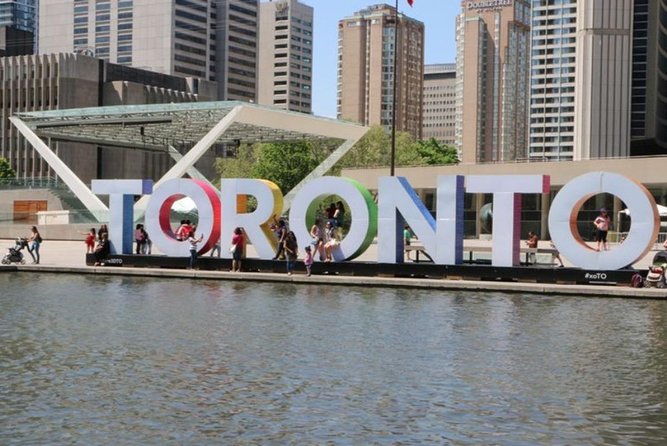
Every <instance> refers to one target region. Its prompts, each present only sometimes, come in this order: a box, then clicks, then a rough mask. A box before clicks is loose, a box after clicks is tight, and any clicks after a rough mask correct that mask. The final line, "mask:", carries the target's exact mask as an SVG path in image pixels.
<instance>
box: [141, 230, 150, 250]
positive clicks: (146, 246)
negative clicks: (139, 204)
mask: <svg viewBox="0 0 667 446" xmlns="http://www.w3.org/2000/svg"><path fill="white" fill-rule="evenodd" d="M141 233H142V234H143V236H144V246H143V247H142V249H141V253H142V254H148V255H151V253H152V252H153V241H152V240H151V238H150V237H149V236H148V232H146V228H145V227H144V225H141Z"/></svg>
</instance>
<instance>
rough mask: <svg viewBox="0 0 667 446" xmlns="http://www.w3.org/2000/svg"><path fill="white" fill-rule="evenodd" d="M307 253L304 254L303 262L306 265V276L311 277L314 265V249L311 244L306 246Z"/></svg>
mask: <svg viewBox="0 0 667 446" xmlns="http://www.w3.org/2000/svg"><path fill="white" fill-rule="evenodd" d="M305 250H306V254H305V255H304V256H303V264H304V265H305V266H306V276H307V277H310V270H311V269H312V267H313V250H312V249H311V248H310V246H306V248H305Z"/></svg>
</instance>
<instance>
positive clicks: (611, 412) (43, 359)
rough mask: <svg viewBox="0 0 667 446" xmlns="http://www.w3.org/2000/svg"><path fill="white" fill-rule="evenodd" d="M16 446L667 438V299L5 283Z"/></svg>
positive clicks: (5, 384) (6, 439) (21, 278)
mask: <svg viewBox="0 0 667 446" xmlns="http://www.w3.org/2000/svg"><path fill="white" fill-rule="evenodd" d="M0 290H2V293H1V295H0V306H1V308H2V312H1V313H0V401H1V402H2V403H1V404H0V427H1V429H0V443H1V444H8V443H32V444H46V443H49V444H52V443H72V442H75V443H76V442H79V443H87V444H88V443H90V444H100V443H110V442H112V441H113V442H114V443H120V444H123V443H135V444H136V443H140V444H143V443H150V444H155V443H160V444H183V443H199V444H200V443H207V442H208V443H210V442H217V443H221V444H275V443H281V444H282V443H293V444H314V443H315V444H323V443H328V442H330V443H332V444H373V443H376V444H387V443H397V444H400V443H404V444H429V443H431V444H443V443H444V444H446V443H454V444H471V445H472V444H489V443H492V444H507V445H517V444H531V445H532V444H545V443H557V444H659V443H660V441H661V439H664V438H666V437H667V409H666V408H665V402H666V401H667V392H666V391H665V387H666V386H665V382H667V372H666V370H665V369H666V367H667V348H666V344H667V329H666V328H665V327H666V325H665V322H666V320H667V302H659V301H634V300H619V299H608V300H607V299H585V298H564V297H560V298H555V297H540V296H519V295H504V294H496V293H486V294H475V293H441V292H427V291H415V290H403V289H400V290H399V289H374V288H360V287H359V288H346V287H321V286H298V287H297V286H294V285H291V284H279V285H275V284H258V283H244V282H233V283H225V282H215V281H190V280H162V279H161V280H156V279H142V278H120V277H94V276H83V277H76V276H64V275H42V276H37V275H33V274H30V275H27V274H20V273H11V274H0Z"/></svg>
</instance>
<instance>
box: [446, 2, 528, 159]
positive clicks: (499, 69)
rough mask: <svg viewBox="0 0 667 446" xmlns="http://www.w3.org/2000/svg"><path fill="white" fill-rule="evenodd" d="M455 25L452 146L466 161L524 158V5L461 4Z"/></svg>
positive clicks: (510, 3)
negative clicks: (455, 107) (454, 142)
mask: <svg viewBox="0 0 667 446" xmlns="http://www.w3.org/2000/svg"><path fill="white" fill-rule="evenodd" d="M461 7H462V12H461V14H460V15H459V16H458V17H457V24H456V45H457V54H456V64H457V75H456V78H457V87H456V88H457V117H456V121H457V122H456V147H457V149H458V150H459V153H460V154H461V156H462V161H463V162H466V163H478V162H481V163H483V162H503V161H511V160H517V159H525V158H526V157H527V155H528V105H529V85H530V82H529V73H530V3H529V2H528V1H527V0H463V1H462V2H461Z"/></svg>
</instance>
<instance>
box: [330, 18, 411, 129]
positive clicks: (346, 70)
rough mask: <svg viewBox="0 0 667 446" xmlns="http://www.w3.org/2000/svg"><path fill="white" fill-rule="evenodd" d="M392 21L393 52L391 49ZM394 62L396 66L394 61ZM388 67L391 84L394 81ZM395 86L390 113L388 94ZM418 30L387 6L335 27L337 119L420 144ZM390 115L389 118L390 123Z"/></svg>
mask: <svg viewBox="0 0 667 446" xmlns="http://www.w3.org/2000/svg"><path fill="white" fill-rule="evenodd" d="M397 16H398V34H397V35H396V37H397V39H396V41H397V48H396V49H397V51H395V48H394V41H395V39H394V36H395V31H396V26H395V23H396V18H397ZM395 57H396V60H394V58H395ZM394 62H395V65H396V74H397V76H396V79H394ZM394 81H396V108H395V114H394V113H393V112H394V104H393V99H392V98H393V91H394ZM423 82H424V24H423V23H422V22H419V21H417V20H414V19H411V18H409V17H407V16H405V15H404V14H400V13H399V14H397V12H396V10H395V9H394V8H393V7H391V6H387V5H374V6H370V7H368V8H366V9H363V10H361V11H358V12H356V13H355V14H354V15H353V16H351V17H347V18H345V19H343V20H341V21H339V23H338V86H337V89H338V92H337V93H338V99H337V115H338V118H339V119H345V120H351V121H355V122H359V123H361V124H364V125H376V124H379V125H382V126H383V127H385V128H387V129H390V128H391V127H392V119H395V123H396V130H399V131H406V132H409V133H410V134H412V135H413V136H414V137H415V138H418V139H421V137H422V136H421V133H422V122H423V121H422V120H423V117H422V112H423V111H422V94H423ZM392 115H393V116H394V118H392Z"/></svg>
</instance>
